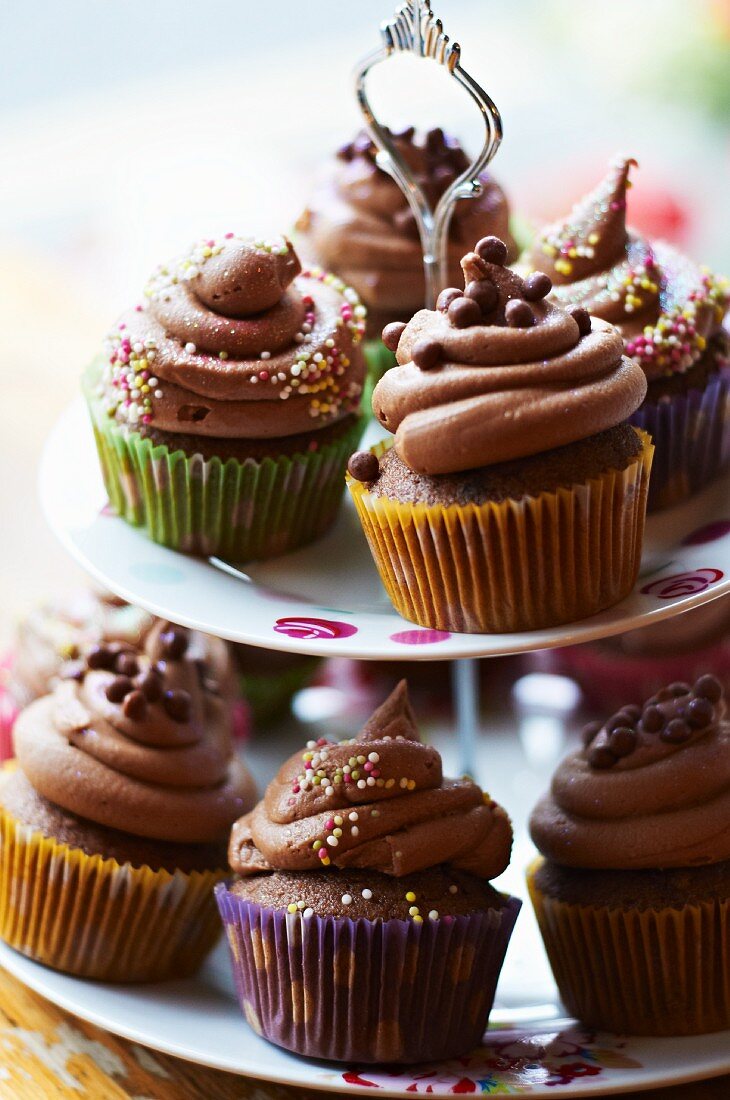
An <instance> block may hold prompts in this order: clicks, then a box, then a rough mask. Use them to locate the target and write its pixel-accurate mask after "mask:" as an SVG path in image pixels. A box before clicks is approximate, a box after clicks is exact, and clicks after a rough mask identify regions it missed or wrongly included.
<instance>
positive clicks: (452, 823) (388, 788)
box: [229, 681, 512, 879]
mask: <svg viewBox="0 0 730 1100" xmlns="http://www.w3.org/2000/svg"><path fill="white" fill-rule="evenodd" d="M511 846H512V827H511V825H510V821H509V818H508V817H507V814H506V813H505V811H504V810H503V809H502V807H501V806H498V805H497V804H496V802H493V801H492V799H491V798H489V796H488V795H486V794H484V793H483V792H482V790H481V789H480V788H479V787H478V786H477V785H476V784H475V783H473V782H472V781H471V780H470V779H444V777H443V775H442V773H441V757H440V756H439V754H438V752H436V750H435V749H434V748H432V747H431V746H428V745H424V744H422V743H421V741H420V739H419V735H418V729H417V727H416V723H415V718H414V716H413V712H412V710H411V707H410V703H409V701H408V691H407V688H406V684H405V681H401V682H400V684H399V685H398V686H397V687H396V688H395V690H394V691H393V693H392V694H391V695H390V696H389V698H388V699H386V701H385V702H384V703H383V704H382V705H381V706H380V707H379V708H378V710H376V711H375V713H374V714H373V715H372V717H371V718H370V720H369V721H368V722H367V724H366V725H365V726H364V727H363V729H362V730H361V731H360V732H359V733H358V735H357V736H356V737H353V738H349V739H347V740H345V741H328V740H326V739H325V738H320V739H319V740H317V741H310V742H309V743H308V744H307V747H306V749H305V750H304V751H303V752H299V753H295V755H294V756H292V757H291V758H290V759H289V760H287V762H286V763H285V764H284V765H283V766H282V768H281V769H280V771H279V773H278V775H277V776H276V778H275V779H274V780H273V781H272V782H271V783H270V784H269V786H268V787H267V789H266V794H265V796H264V798H263V801H261V802H259V803H258V805H257V806H256V807H255V808H254V810H253V811H252V812H251V813H249V814H247V815H246V816H245V817H243V818H241V820H240V821H237V822H236V824H235V825H234V826H233V830H232V832H231V842H230V846H229V861H230V864H231V867H232V868H233V870H234V871H235V872H237V874H239V875H255V874H259V873H261V872H272V871H317V870H321V869H322V868H324V867H331V868H333V870H334V869H337V868H340V869H345V868H347V869H349V868H359V869H367V870H370V871H377V872H380V873H382V874H386V875H392V876H395V877H401V876H403V875H408V874H411V873H413V872H416V871H422V870H425V869H426V868H430V867H436V866H439V865H441V864H448V865H450V866H451V867H453V868H456V869H457V870H461V871H467V872H469V873H471V874H472V875H476V876H477V877H479V878H483V879H490V878H494V877H495V876H497V875H499V874H501V872H502V871H504V869H505V867H506V866H507V864H508V863H509V857H510V851H511Z"/></svg>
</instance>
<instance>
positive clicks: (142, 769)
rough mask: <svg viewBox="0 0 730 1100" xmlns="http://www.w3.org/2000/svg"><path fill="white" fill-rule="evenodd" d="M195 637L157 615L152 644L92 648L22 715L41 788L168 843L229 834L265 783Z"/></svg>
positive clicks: (18, 740)
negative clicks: (192, 643) (240, 747)
mask: <svg viewBox="0 0 730 1100" xmlns="http://www.w3.org/2000/svg"><path fill="white" fill-rule="evenodd" d="M189 640H190V639H189V634H188V632H187V631H185V630H183V629H182V628H180V627H173V626H172V625H171V624H170V623H166V622H163V621H158V622H157V623H156V624H155V626H154V627H153V628H152V630H151V631H150V632H149V634H148V635H147V638H146V641H145V643H144V648H143V649H135V648H134V647H132V646H128V645H125V644H124V643H111V644H105V645H99V646H95V647H93V648H92V649H90V650H89V651H88V652H87V653H86V655H85V659H84V663H83V666H82V667H80V668H79V669H78V670H77V672H76V674H75V676H74V678H73V679H68V680H65V681H62V682H61V683H60V684H59V685H58V686H57V687H56V689H55V690H54V692H53V693H52V694H51V695H48V696H45V697H43V698H41V699H39V700H37V701H36V702H35V703H32V704H31V706H29V707H28V708H27V709H26V710H25V711H23V712H22V714H21V715H20V717H19V718H18V721H17V722H16V726H15V730H14V744H15V753H16V756H17V758H18V762H19V765H20V767H21V768H22V770H23V771H24V772H25V774H26V776H27V778H28V779H29V780H30V782H31V784H32V785H33V787H35V789H36V790H37V791H38V792H39V793H40V794H42V795H43V796H44V797H45V798H47V799H49V801H51V802H54V803H56V805H58V806H61V807H62V808H63V809H66V810H68V811H70V812H71V813H75V814H77V815H78V816H79V817H83V818H86V819H88V820H89V821H93V822H96V823H97V824H100V825H106V826H109V827H110V828H114V829H119V830H121V831H122V832H127V833H132V834H134V835H138V836H145V837H151V838H154V839H157V840H172V841H181V842H188V841H189V842H207V841H212V840H218V839H222V838H223V837H224V836H225V835H226V832H227V829H228V827H229V826H230V824H231V822H232V821H233V820H234V819H235V818H236V817H237V816H238V814H240V813H241V812H242V810H244V809H246V808H247V806H250V804H251V801H252V798H253V795H254V787H253V783H252V780H251V777H250V776H249V774H248V772H247V771H246V769H245V768H244V767H243V765H242V764H240V763H239V762H238V761H237V760H236V759H235V758H234V755H233V745H232V740H231V720H230V708H229V704H228V702H227V700H226V699H225V698H224V697H223V696H222V695H221V693H220V685H219V684H218V682H217V681H216V679H215V678H214V677H215V670H214V669H213V667H212V666H210V665H208V664H207V663H206V662H205V661H203V660H201V659H200V658H195V657H193V655H192V654H190V653H189V652H188V645H189Z"/></svg>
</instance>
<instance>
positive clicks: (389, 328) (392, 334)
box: [383, 321, 406, 352]
mask: <svg viewBox="0 0 730 1100" xmlns="http://www.w3.org/2000/svg"><path fill="white" fill-rule="evenodd" d="M405 327H406V326H405V324H404V323H403V321H393V323H392V324H390V325H386V326H385V328H384V329H383V343H384V344H385V346H386V348H387V349H388V351H392V352H395V351H396V350H397V348H398V343H399V341H400V338H401V336H402V335H403V330H404V329H405Z"/></svg>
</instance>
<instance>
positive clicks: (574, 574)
mask: <svg viewBox="0 0 730 1100" xmlns="http://www.w3.org/2000/svg"><path fill="white" fill-rule="evenodd" d="M637 434H638V435H639V436H640V438H641V441H642V448H641V451H640V453H639V454H638V455H637V457H636V458H635V459H634V460H633V461H632V462H630V463H629V465H628V466H627V467H626V469H624V470H607V471H606V472H605V473H603V474H601V475H600V476H599V477H596V478H590V479H588V480H587V481H585V482H582V483H577V484H574V485H571V486H569V487H566V488H559V489H557V490H555V491H553V492H544V493H540V494H539V495H538V496H525V497H522V498H521V499H519V500H506V501H502V502H499V503H494V502H492V501H489V502H487V503H485V504H469V505H464V506H462V505H458V504H449V505H428V504H406V503H402V502H400V501H397V500H393V499H390V498H386V497H379V496H376V495H375V494H374V493H371V492H369V491H368V489H367V487H366V486H365V485H364V484H363V483H362V482H359V481H355V480H354V479H353V478H351V477H349V476H348V479H347V484H348V488H349V490H350V493H351V494H352V497H353V499H354V502H355V507H356V508H357V511H358V514H359V516H360V520H361V522H362V526H363V529H364V531H365V535H366V537H367V540H368V543H369V544H370V549H371V551H372V554H373V558H374V559H375V564H376V566H377V568H378V572H379V573H380V577H381V580H382V581H383V584H384V585H385V588H386V591H387V593H388V595H389V596H390V599H391V601H392V603H393V605H394V607H395V609H396V611H398V612H399V613H400V614H401V615H402V616H403V618H405V619H409V620H411V621H412V622H415V623H418V624H419V625H420V626H427V627H432V628H436V629H438V630H454V631H463V632H466V633H487V634H491V633H511V632H514V631H522V630H537V629H541V628H545V627H551V626H558V625H559V624H561V623H566V622H573V621H574V620H576V619H583V618H585V617H586V616H588V615H594V614H596V612H598V611H602V610H603V609H604V608H606V607H610V606H611V605H612V604H615V603H618V601H619V600H621V599H623V598H624V596H626V595H627V594H628V593H629V592H630V591H631V589H632V588H633V586H634V582H635V581H636V577H637V574H638V570H639V562H640V558H641V547H642V542H643V534H644V521H645V516H646V501H647V490H648V485H649V474H650V472H651V462H652V456H653V452H654V448H653V445H652V443H651V440H650V438H649V436H648V435H647V434H646V433H645V432H641V431H637ZM387 447H388V444H387V443H381V444H379V445H378V446H377V447H375V448H373V451H374V453H375V454H377V455H378V456H380V455H381V454H383V453H384V451H385V450H387Z"/></svg>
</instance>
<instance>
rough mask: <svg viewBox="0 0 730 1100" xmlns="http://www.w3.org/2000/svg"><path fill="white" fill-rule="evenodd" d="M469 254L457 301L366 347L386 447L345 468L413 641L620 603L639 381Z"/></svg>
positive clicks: (635, 500)
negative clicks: (382, 354)
mask: <svg viewBox="0 0 730 1100" xmlns="http://www.w3.org/2000/svg"><path fill="white" fill-rule="evenodd" d="M506 260H507V248H506V246H505V245H504V244H503V242H502V241H499V240H497V239H496V238H494V237H486V238H484V240H482V241H480V242H479V243H478V244H477V245H476V251H475V252H470V253H468V254H467V255H466V256H465V257H464V258H463V260H462V262H461V266H462V270H463V273H464V284H465V289H464V290H463V291H462V290H457V289H456V288H455V287H452V288H449V289H447V290H444V291H443V292H442V293H441V295H440V296H439V300H438V305H437V309H436V310H435V311H432V310H421V311H420V312H418V313H417V314H416V315H415V317H414V318H413V319H412V320H411V321H410V322H409V323H408V325H403V324H401V325H391V326H389V328H388V329H386V330H385V332H384V337H385V338H386V340H387V342H388V343H389V344H390V346H391V347H393V349H394V350H395V352H396V358H397V360H398V364H399V365H398V366H397V367H395V368H393V369H392V370H390V371H388V373H387V374H386V375H385V376H384V377H383V378H382V379H381V381H380V382H379V383H378V385H377V387H376V389H375V392H374V394H373V410H374V412H375V414H376V416H377V417H378V419H379V420H380V422H381V423H382V424H383V426H384V427H386V428H388V429H389V430H390V431H391V432H393V433H394V434H395V439H394V443H393V446H392V447H390V448H388V446H387V445H385V444H384V445H381V446H380V447H379V448H376V449H375V450H374V451H373V452H358V453H357V454H355V455H353V457H352V459H351V460H350V464H349V472H350V477H349V479H348V486H349V489H350V492H351V493H352V495H353V497H354V500H355V505H356V507H357V510H358V514H359V516H360V519H361V521H362V524H363V528H364V530H365V534H366V536H367V538H368V542H369V543H370V549H371V550H372V553H373V557H374V559H375V563H376V565H377V567H378V570H379V572H380V575H381V578H382V580H383V583H384V585H385V587H386V589H387V591H388V595H389V596H390V598H391V600H392V601H393V604H394V606H395V607H396V610H397V611H399V612H400V614H401V615H403V616H404V617H405V618H406V619H411V620H413V621H414V622H417V623H418V624H419V625H421V626H428V627H436V628H438V629H441V630H458V631H466V632H472V633H475V632H476V633H478V632H487V633H491V632H508V631H517V630H536V629H540V628H543V627H550V626H556V625H558V624H559V623H564V622H570V621H572V620H574V619H580V618H583V617H585V616H587V615H592V614H594V613H595V612H597V611H600V610H602V609H603V608H605V607H609V606H610V605H611V604H613V603H616V602H617V601H618V600H620V599H622V598H623V597H624V596H625V595H627V593H628V592H630V591H631V589H632V587H633V584H634V581H635V579H636V574H637V571H638V567H639V559H640V555H641V545H642V537H643V529H644V514H645V508H646V492H647V484H648V479H649V470H650V467H651V455H652V447H651V443H650V441H649V439H648V437H647V436H646V434H645V433H643V432H640V431H636V430H635V429H634V428H632V427H631V426H630V425H629V424H628V423H627V422H626V421H627V418H628V417H629V416H631V414H632V413H633V412H634V411H635V410H636V408H637V407H638V406H639V404H640V403H641V401H642V399H643V397H644V394H645V392H646V380H645V378H644V374H643V372H642V371H641V369H640V368H639V367H638V366H637V365H636V363H634V362H632V360H630V359H628V358H627V357H626V356H624V355H622V351H623V345H622V340H621V336H620V335H619V333H618V332H617V331H616V329H614V328H613V327H612V326H611V325H610V324H607V323H606V322H605V321H601V320H597V319H595V318H593V319H592V318H591V317H590V316H589V315H588V314H587V313H586V312H585V310H582V309H578V310H574V311H572V312H569V311H567V310H565V309H562V308H561V307H560V306H558V305H556V304H553V303H551V302H549V301H547V300H546V295H547V294H548V293H549V291H550V289H551V283H550V280H549V278H548V277H547V276H546V275H544V274H542V273H539V272H535V273H533V274H530V275H527V276H526V277H525V278H522V277H520V276H519V275H517V274H515V273H514V272H512V271H510V270H509V268H507V267H505V266H504V265H505V263H506Z"/></svg>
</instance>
